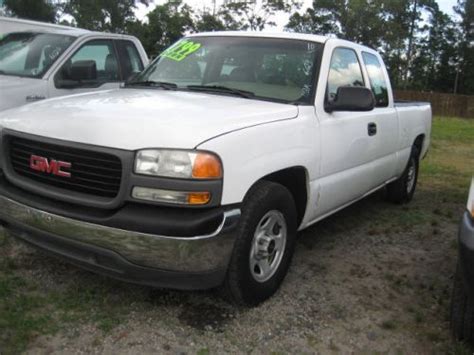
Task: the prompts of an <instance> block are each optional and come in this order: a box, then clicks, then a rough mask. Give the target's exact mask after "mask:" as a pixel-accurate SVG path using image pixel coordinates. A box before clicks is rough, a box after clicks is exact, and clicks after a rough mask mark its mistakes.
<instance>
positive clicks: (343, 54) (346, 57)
mask: <svg viewBox="0 0 474 355" xmlns="http://www.w3.org/2000/svg"><path fill="white" fill-rule="evenodd" d="M341 86H364V78H363V76H362V70H361V68H360V63H359V60H358V59H357V54H356V52H355V51H354V50H352V49H349V48H336V49H335V50H334V52H333V53H332V58H331V65H330V67H329V77H328V86H327V99H328V100H329V101H331V100H334V98H335V97H336V94H337V89H338V88H339V87H341Z"/></svg>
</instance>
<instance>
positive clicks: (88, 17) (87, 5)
mask: <svg viewBox="0 0 474 355" xmlns="http://www.w3.org/2000/svg"><path fill="white" fill-rule="evenodd" d="M138 3H142V4H145V5H148V3H149V0H68V1H66V2H65V4H64V5H63V8H64V13H65V14H68V15H70V16H72V17H73V18H74V21H73V24H74V25H76V26H78V27H81V28H86V29H89V30H94V31H108V32H115V33H123V32H124V31H125V29H126V26H127V24H128V23H129V22H133V21H135V20H136V18H135V14H134V10H135V9H136V6H137V4H138Z"/></svg>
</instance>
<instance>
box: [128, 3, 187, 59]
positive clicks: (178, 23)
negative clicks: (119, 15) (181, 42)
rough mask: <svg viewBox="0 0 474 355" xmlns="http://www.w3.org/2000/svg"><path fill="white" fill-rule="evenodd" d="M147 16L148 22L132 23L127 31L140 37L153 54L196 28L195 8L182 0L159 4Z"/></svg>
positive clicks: (150, 53) (147, 49)
mask: <svg viewBox="0 0 474 355" xmlns="http://www.w3.org/2000/svg"><path fill="white" fill-rule="evenodd" d="M147 17H148V23H144V22H134V23H130V24H129V25H128V26H127V31H128V32H129V33H130V34H133V35H135V36H137V37H138V38H140V40H141V42H142V43H143V46H144V47H145V50H146V51H147V53H148V54H149V55H151V56H156V55H158V54H159V53H160V52H161V51H163V50H164V49H165V48H166V47H168V46H170V45H171V44H173V43H174V42H176V41H177V40H178V39H180V38H181V37H183V36H184V35H185V33H186V32H193V31H194V30H195V27H194V21H193V10H192V8H191V7H189V6H188V5H186V4H184V3H183V2H182V1H181V0H179V1H172V2H171V1H168V2H166V3H165V4H163V5H157V6H156V7H155V8H154V9H153V10H152V11H150V12H149V13H148V14H147Z"/></svg>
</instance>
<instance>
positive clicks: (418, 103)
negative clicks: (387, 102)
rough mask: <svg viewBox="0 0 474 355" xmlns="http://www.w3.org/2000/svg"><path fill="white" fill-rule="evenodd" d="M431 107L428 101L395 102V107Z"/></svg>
mask: <svg viewBox="0 0 474 355" xmlns="http://www.w3.org/2000/svg"><path fill="white" fill-rule="evenodd" d="M425 105H431V103H429V102H428V101H408V100H395V102H394V106H395V107H407V106H425Z"/></svg>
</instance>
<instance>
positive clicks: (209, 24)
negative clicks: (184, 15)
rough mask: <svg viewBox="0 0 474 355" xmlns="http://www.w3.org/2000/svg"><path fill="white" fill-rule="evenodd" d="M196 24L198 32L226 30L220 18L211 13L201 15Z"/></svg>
mask: <svg viewBox="0 0 474 355" xmlns="http://www.w3.org/2000/svg"><path fill="white" fill-rule="evenodd" d="M194 22H195V28H196V31H197V32H212V31H224V30H225V29H226V26H225V24H224V22H223V21H222V20H221V19H220V17H219V16H216V15H213V14H211V13H209V12H203V13H201V14H199V15H198V16H197V18H196V19H195V21H194Z"/></svg>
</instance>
